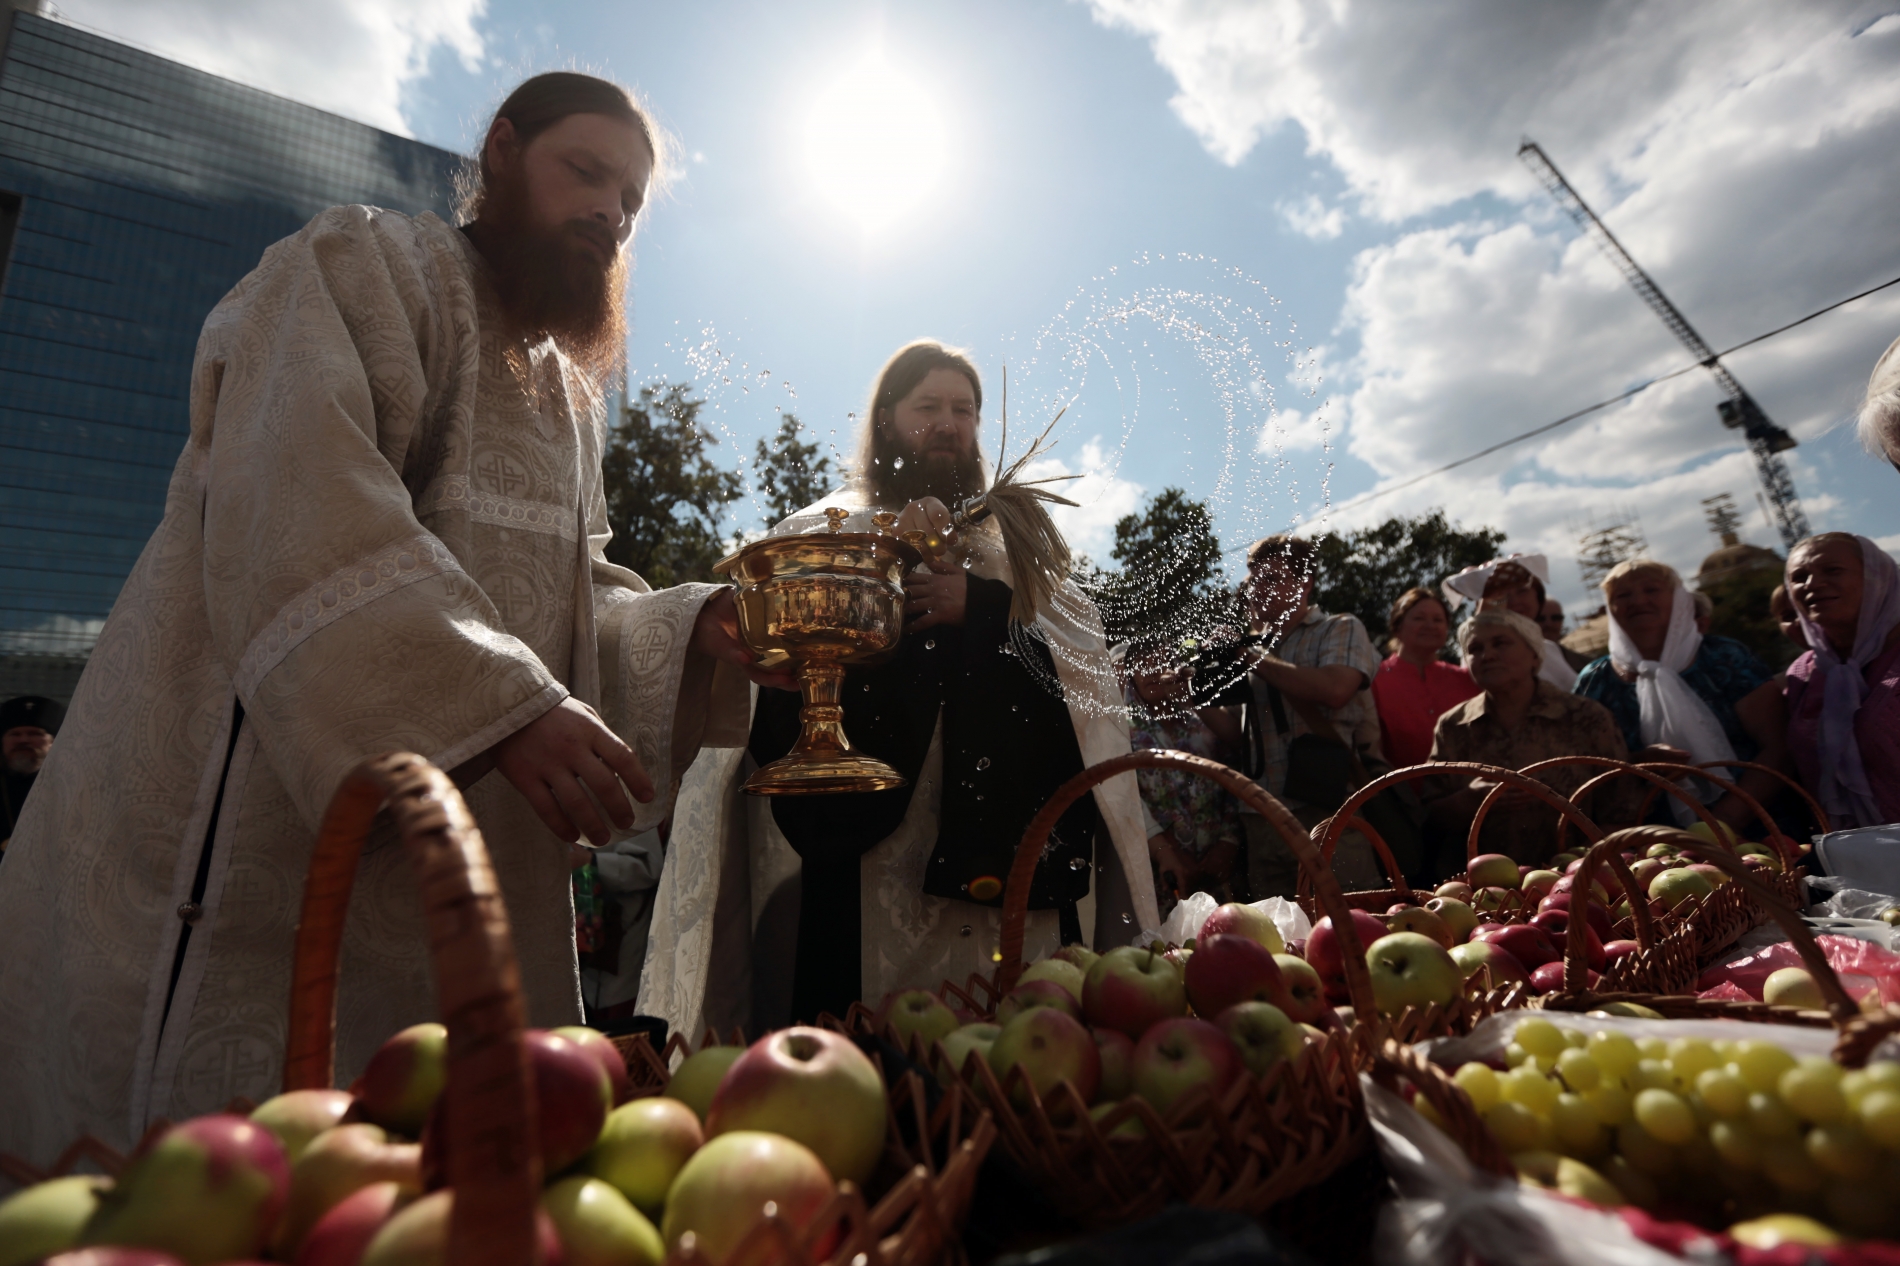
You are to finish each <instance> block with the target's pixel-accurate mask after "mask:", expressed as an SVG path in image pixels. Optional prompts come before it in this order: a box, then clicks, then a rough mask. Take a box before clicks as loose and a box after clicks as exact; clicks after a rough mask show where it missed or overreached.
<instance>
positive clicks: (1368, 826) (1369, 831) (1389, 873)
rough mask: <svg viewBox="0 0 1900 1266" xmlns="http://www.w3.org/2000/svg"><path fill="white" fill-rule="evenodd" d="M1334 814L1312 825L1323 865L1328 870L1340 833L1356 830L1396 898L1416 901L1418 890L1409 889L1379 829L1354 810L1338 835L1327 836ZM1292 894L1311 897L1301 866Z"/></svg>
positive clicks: (1310, 880)
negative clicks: (1364, 841) (1370, 851)
mask: <svg viewBox="0 0 1900 1266" xmlns="http://www.w3.org/2000/svg"><path fill="white" fill-rule="evenodd" d="M1338 816H1339V815H1338V814H1334V815H1333V817H1332V818H1327V819H1326V820H1325V821H1324V822H1322V823H1320V824H1319V825H1318V826H1317V827H1315V828H1313V829H1314V830H1316V831H1318V832H1319V833H1320V837H1321V839H1322V840H1323V841H1324V842H1323V843H1321V844H1320V854H1319V857H1320V860H1321V861H1322V862H1325V863H1326V868H1327V869H1328V870H1331V869H1332V865H1333V854H1334V852H1336V851H1337V850H1338V847H1339V845H1338V839H1339V837H1340V836H1343V835H1344V834H1345V832H1347V831H1351V830H1357V831H1358V832H1359V833H1360V834H1361V835H1363V836H1365V837H1366V843H1368V844H1370V845H1372V855H1373V856H1374V857H1376V858H1378V859H1379V868H1380V869H1381V870H1383V871H1384V872H1385V877H1386V878H1387V879H1389V880H1391V881H1392V891H1393V892H1395V893H1397V894H1398V897H1399V900H1401V901H1408V902H1409V901H1416V900H1417V899H1418V894H1417V893H1415V892H1413V891H1412V884H1411V881H1410V880H1408V879H1406V877H1405V872H1404V871H1402V870H1400V869H1399V861H1398V858H1396V857H1394V856H1392V846H1391V845H1389V844H1387V843H1386V842H1385V836H1383V835H1381V834H1379V829H1378V828H1377V827H1375V826H1373V825H1372V823H1370V822H1368V821H1366V820H1365V819H1364V818H1362V817H1360V816H1359V815H1358V814H1356V813H1355V814H1353V815H1352V818H1351V820H1349V821H1347V822H1346V823H1345V825H1344V826H1342V827H1341V828H1340V830H1339V834H1338V835H1335V836H1332V837H1331V838H1327V833H1328V831H1329V830H1330V828H1331V827H1332V825H1333V818H1337V817H1338ZM1309 838H1310V837H1309ZM1293 895H1294V898H1295V899H1296V900H1299V901H1302V902H1304V901H1307V900H1309V899H1311V897H1312V895H1313V881H1312V879H1311V878H1310V877H1309V876H1308V875H1307V873H1306V871H1305V870H1304V869H1301V871H1300V878H1299V881H1298V886H1297V887H1296V888H1295V889H1294V893H1293Z"/></svg>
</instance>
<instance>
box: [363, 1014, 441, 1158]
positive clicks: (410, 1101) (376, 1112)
mask: <svg viewBox="0 0 1900 1266" xmlns="http://www.w3.org/2000/svg"><path fill="white" fill-rule="evenodd" d="M448 1051H449V1031H448V1029H447V1028H446V1027H444V1026H443V1025H440V1024H434V1023H430V1024H414V1025H411V1026H410V1027H408V1028H406V1029H404V1030H403V1031H402V1032H400V1033H398V1034H396V1035H395V1036H394V1037H392V1038H390V1039H389V1040H388V1041H386V1042H384V1043H383V1044H382V1045H381V1046H379V1047H377V1048H376V1053H375V1054H374V1055H372V1056H370V1058H369V1063H368V1064H367V1065H365V1066H364V1068H363V1075H362V1076H360V1077H358V1078H357V1079H356V1082H355V1084H354V1085H352V1086H351V1087H350V1093H351V1094H354V1095H355V1096H356V1102H357V1108H358V1111H359V1112H361V1114H362V1116H363V1119H364V1120H366V1121H369V1122H372V1123H373V1124H376V1125H380V1126H382V1127H383V1128H384V1129H386V1130H394V1131H395V1132H396V1133H398V1134H406V1135H408V1136H409V1137H410V1138H417V1137H419V1136H420V1135H421V1134H422V1126H423V1123H424V1122H425V1121H427V1120H428V1119H429V1109H430V1108H433V1107H434V1106H435V1098H436V1096H437V1095H439V1094H441V1093H442V1087H443V1086H445V1085H447V1084H448V1067H449V1066H448Z"/></svg>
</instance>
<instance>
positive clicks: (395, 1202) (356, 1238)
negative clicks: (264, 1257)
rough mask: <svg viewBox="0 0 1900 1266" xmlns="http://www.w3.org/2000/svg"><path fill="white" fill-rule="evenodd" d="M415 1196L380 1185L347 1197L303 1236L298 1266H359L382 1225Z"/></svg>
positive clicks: (390, 1185) (391, 1185)
mask: <svg viewBox="0 0 1900 1266" xmlns="http://www.w3.org/2000/svg"><path fill="white" fill-rule="evenodd" d="M414 1195H415V1193H414V1192H413V1191H409V1190H407V1189H405V1188H404V1187H403V1185H402V1184H401V1183H393V1182H377V1183H371V1184H370V1185H369V1186H367V1187H363V1188H359V1189H358V1190H356V1191H354V1192H352V1193H350V1194H349V1195H348V1196H345V1197H344V1198H343V1199H342V1200H339V1201H338V1202H337V1203H336V1206H335V1207H334V1208H332V1209H331V1210H330V1211H329V1212H328V1213H326V1214H324V1215H323V1216H322V1217H321V1218H319V1219H317V1224H316V1225H315V1226H313V1227H311V1228H310V1233H309V1234H307V1235H305V1236H304V1237H303V1247H302V1248H300V1249H298V1250H297V1256H296V1258H295V1259H294V1260H295V1261H296V1263H297V1266H356V1264H357V1263H358V1262H359V1261H361V1260H362V1259H363V1250H364V1249H366V1248H368V1247H369V1242H370V1241H371V1240H373V1239H375V1238H376V1233H377V1232H378V1231H380V1230H382V1227H383V1223H385V1222H387V1221H389V1219H390V1218H391V1217H393V1216H395V1213H396V1210H398V1209H400V1208H401V1207H402V1205H403V1202H404V1201H406V1200H409V1199H411V1198H412V1197H413V1196H414ZM279 1260H280V1261H291V1260H293V1259H291V1258H288V1257H283V1258H279Z"/></svg>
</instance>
